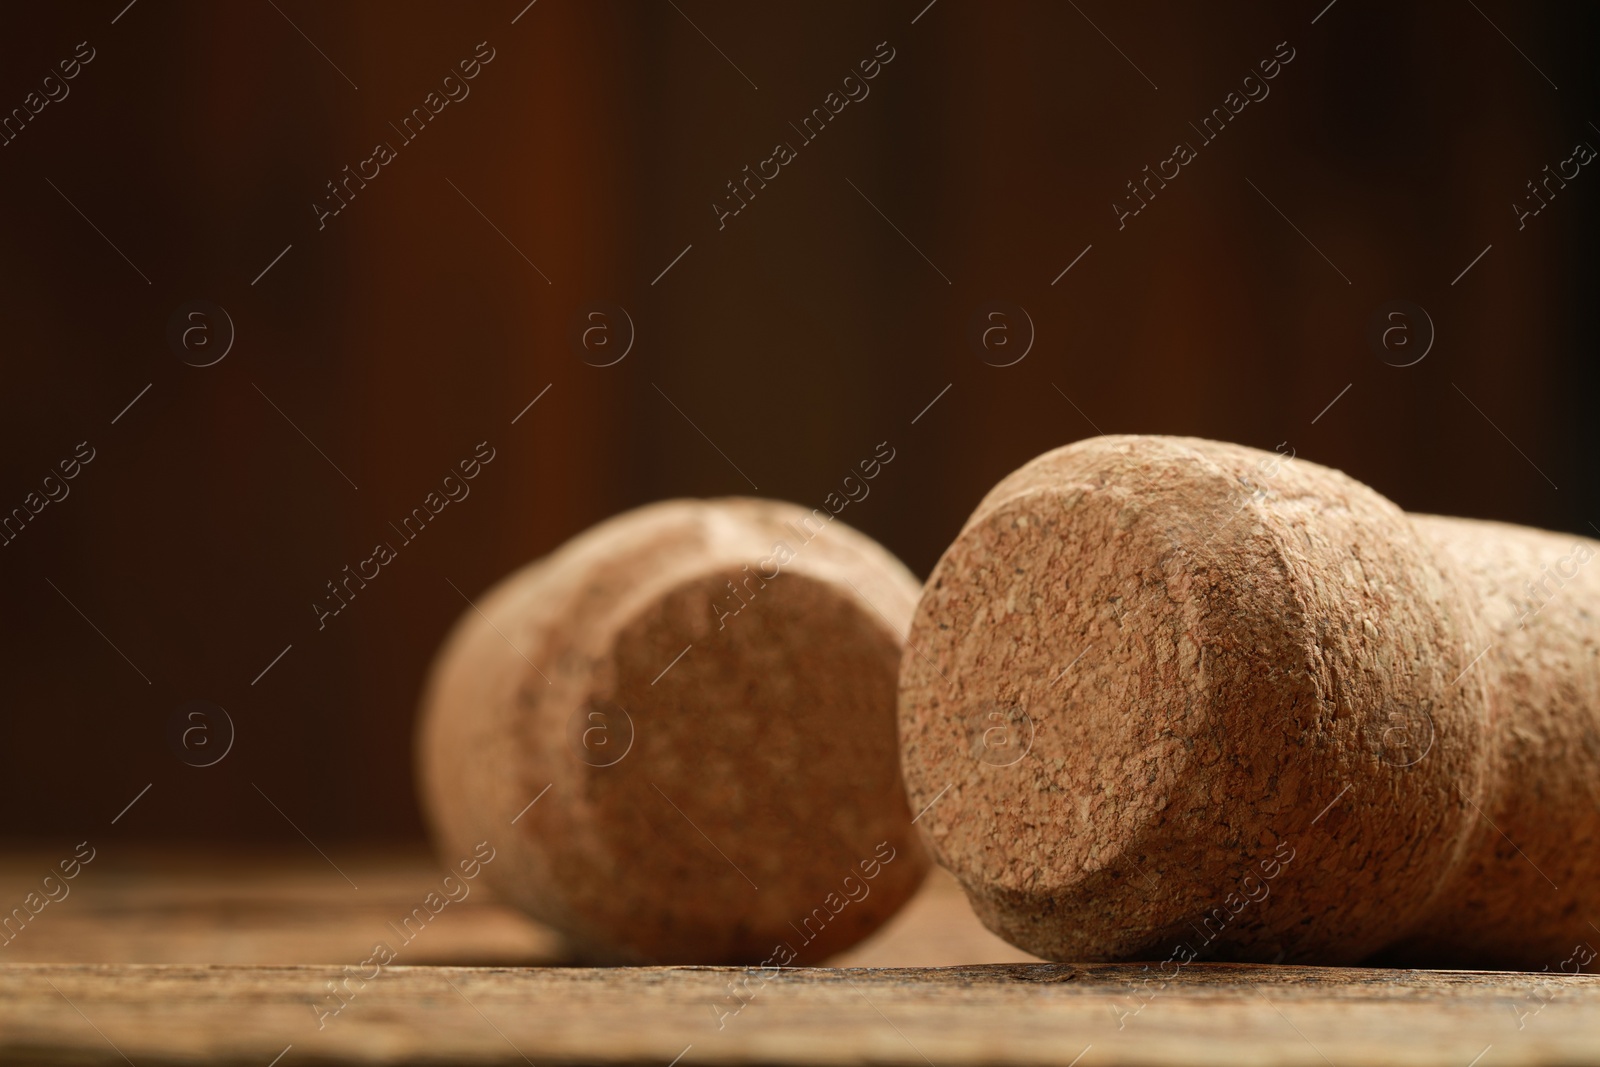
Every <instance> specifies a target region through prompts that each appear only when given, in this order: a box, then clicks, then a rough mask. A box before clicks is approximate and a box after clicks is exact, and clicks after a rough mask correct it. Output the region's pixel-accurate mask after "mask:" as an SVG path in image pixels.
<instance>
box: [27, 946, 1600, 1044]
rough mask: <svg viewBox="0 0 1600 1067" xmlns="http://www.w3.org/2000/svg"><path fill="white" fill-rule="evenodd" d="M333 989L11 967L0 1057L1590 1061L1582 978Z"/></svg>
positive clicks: (599, 978) (995, 973) (535, 975)
mask: <svg viewBox="0 0 1600 1067" xmlns="http://www.w3.org/2000/svg"><path fill="white" fill-rule="evenodd" d="M368 973H371V972H370V971H369V972H368ZM338 977H341V971H340V969H338V968H333V967H231V966H230V967H195V966H148V965H119V966H76V965H48V964H44V965H37V964H23V965H11V966H7V967H4V968H0V1061H4V1062H7V1063H10V1062H15V1061H29V1062H41V1063H44V1062H49V1063H61V1062H73V1063H106V1064H121V1063H124V1062H132V1063H136V1064H140V1065H141V1067H143V1065H147V1064H176V1063H198V1062H208V1063H240V1064H245V1063H248V1064H256V1065H258V1067H259V1065H265V1064H268V1063H269V1062H271V1061H272V1060H273V1058H274V1057H275V1056H278V1055H279V1054H280V1053H282V1054H283V1056H282V1059H280V1060H278V1061H277V1063H278V1065H279V1067H294V1065H295V1064H301V1063H308V1062H352V1063H354V1062H362V1063H380V1064H391V1063H425V1062H426V1063H434V1062H451V1063H460V1064H487V1063H523V1062H531V1063H538V1064H541V1065H542V1064H547V1063H551V1062H593V1063H628V1062H656V1063H662V1064H665V1063H669V1062H672V1061H673V1060H674V1058H675V1057H681V1059H678V1060H677V1062H678V1063H680V1064H683V1065H685V1067H687V1065H690V1064H696V1063H768V1064H801V1063H813V1064H844V1063H860V1062H873V1063H880V1064H907V1065H921V1064H925V1063H932V1064H938V1065H939V1067H951V1065H960V1064H1071V1063H1073V1062H1077V1063H1079V1064H1080V1065H1081V1067H1102V1065H1108V1064H1135V1063H1137V1064H1147V1065H1162V1064H1172V1065H1180V1064H1181V1065H1184V1067H1196V1065H1211V1064H1216V1065H1230V1067H1231V1065H1251V1064H1293V1065H1307V1067H1325V1065H1327V1064H1330V1063H1332V1064H1350V1063H1378V1062H1381V1063H1395V1064H1409V1065H1449V1067H1465V1065H1467V1064H1469V1063H1473V1064H1481V1065H1483V1067H1500V1065H1507V1064H1557V1063H1559V1064H1593V1063H1600V978H1597V977H1593V976H1571V975H1563V976H1553V977H1552V976H1543V975H1527V974H1486V973H1478V972H1415V971H1392V970H1375V969H1358V968H1342V969H1341V968H1309V967H1252V966H1241V965H1227V964H1193V965H1191V966H1189V967H1187V968H1184V969H1183V970H1182V971H1181V972H1180V973H1179V974H1178V975H1177V976H1175V977H1174V978H1173V979H1172V980H1171V981H1170V983H1169V984H1168V986H1167V988H1166V989H1165V990H1156V989H1154V988H1153V987H1151V988H1149V989H1147V990H1146V991H1145V992H1144V1005H1143V1008H1142V1010H1137V1014H1131V1013H1133V1012H1135V1010H1136V1009H1139V1006H1140V995H1139V993H1138V989H1139V983H1140V982H1141V981H1142V980H1143V979H1144V978H1146V977H1148V975H1147V973H1146V972H1144V971H1143V970H1141V968H1139V967H1137V966H1109V965H1106V966H1073V965H1056V964H1020V965H1018V964H1002V965H989V966H982V967H959V968H939V969H880V970H870V969H857V970H851V969H832V968H801V969H784V970H781V971H776V972H773V973H771V974H770V975H762V974H760V973H758V972H757V973H753V972H749V971H746V970H742V969H737V968H610V969H587V968H544V969H505V968H460V967H402V966H394V967H390V968H388V969H386V970H383V971H382V972H381V973H380V974H379V975H378V976H377V977H375V978H374V979H373V980H372V981H370V982H367V983H366V984H365V986H361V985H360V984H359V983H355V982H352V983H351V986H350V988H351V989H352V990H353V992H352V993H349V994H347V995H346V1003H345V1006H344V1008H343V1010H342V1011H341V1012H340V1013H339V1014H338V1015H336V1016H324V1017H322V1018H320V1020H319V1017H318V1012H317V1009H315V1008H314V1007H313V1005H314V1004H315V1003H317V1002H318V1001H319V1000H321V999H322V996H323V994H324V993H325V990H326V985H325V983H327V982H329V981H332V980H335V979H336V978H338ZM730 983H739V984H740V988H741V989H742V990H743V992H742V993H741V994H740V997H739V999H735V998H734V996H733V995H732V994H730V992H729V984H730ZM741 1002H742V1007H740V1004H741ZM328 1003H332V1002H331V1001H329V1002H328ZM736 1009H737V1010H736ZM319 1021H320V1023H321V1024H322V1025H321V1028H320V1029H319ZM124 1057H126V1060H124ZM1080 1057H1081V1058H1080ZM1479 1057H1481V1058H1479ZM1491 1057H1492V1058H1491Z"/></svg>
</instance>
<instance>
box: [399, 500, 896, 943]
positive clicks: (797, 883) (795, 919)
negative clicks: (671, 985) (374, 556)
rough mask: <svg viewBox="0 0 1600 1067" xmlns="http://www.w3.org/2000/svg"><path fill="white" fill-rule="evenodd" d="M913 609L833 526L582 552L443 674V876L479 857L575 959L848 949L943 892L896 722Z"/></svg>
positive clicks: (669, 507) (651, 532) (545, 569)
mask: <svg viewBox="0 0 1600 1067" xmlns="http://www.w3.org/2000/svg"><path fill="white" fill-rule="evenodd" d="M919 592H920V585H919V583H918V582H917V581H916V579H915V578H914V577H913V576H912V575H911V573H910V572H909V571H907V570H906V568H905V567H904V566H903V565H902V564H901V563H900V562H899V561H898V560H896V559H895V558H894V557H893V556H891V555H890V554H889V553H888V552H887V551H885V550H884V549H883V548H882V547H880V546H879V545H878V544H876V543H875V542H873V541H872V540H871V539H869V538H867V537H866V536H864V535H862V534H860V533H858V532H856V531H855V530H852V529H850V528H849V527H847V526H845V525H844V524H843V523H841V522H839V521H838V520H836V519H833V518H832V517H831V516H830V515H829V514H828V512H826V511H823V510H821V509H818V510H816V511H811V510H807V509H805V508H802V507H799V506H798V505H793V504H783V503H776V502H771V501H762V500H745V499H730V500H712V501H697V500H675V501H669V502H666V503H660V504H654V505H651V506H648V507H643V508H639V509H637V510H635V511H631V512H628V513H626V514H623V515H620V516H618V517H616V518H613V519H611V520H609V521H607V522H605V523H602V524H600V525H599V526H596V527H594V528H593V529H590V530H588V531H586V532H585V533H583V534H581V535H579V536H578V537H576V538H574V539H572V540H571V541H569V542H567V543H566V544H565V545H563V546H562V547H561V548H559V549H558V550H556V551H555V552H554V553H552V554H551V555H550V556H548V557H546V558H545V559H543V560H540V561H538V562H536V563H534V564H532V565H530V566H528V567H526V568H524V569H523V570H521V571H518V572H517V573H515V574H513V575H511V576H510V577H508V578H506V579H505V580H504V581H502V582H501V583H500V584H499V585H497V586H495V587H494V588H493V589H492V590H490V591H489V592H488V593H486V594H484V595H483V596H482V597H480V598H478V599H477V601H476V604H475V607H474V608H472V609H470V610H468V611H466V612H464V613H463V615H462V617H461V620H460V622H459V623H457V625H456V628H455V630H454V632H453V633H452V634H451V635H450V637H449V639H448V640H447V642H446V643H445V645H444V647H443V648H442V650H441V651H440V653H439V656H438V658H437V660H436V661H435V664H434V667H433V672H432V676H431V678H430V681H429V684H428V686H427V690H426V692H425V694H424V697H423V714H422V721H421V723H420V726H419V733H418V766H419V775H420V779H421V788H422V793H423V797H424V801H425V807H426V809H427V812H428V815H429V818H430V821H431V823H432V825H433V829H434V836H435V840H436V844H437V847H438V849H439V850H440V853H441V856H442V858H443V859H444V860H445V861H446V862H447V863H452V864H453V863H454V862H455V859H456V857H457V856H458V855H459V856H470V855H471V854H472V851H473V847H474V845H475V843H476V842H479V841H488V842H490V843H491V845H492V846H493V847H494V848H495V849H496V857H495V859H494V861H493V862H492V863H490V864H486V865H485V866H484V867H483V873H482V877H483V878H484V879H486V880H487V881H488V882H489V884H490V885H491V886H492V887H493V889H494V891H495V892H496V894H498V895H499V896H500V897H501V898H502V899H505V900H507V901H509V902H511V903H513V904H515V905H517V906H519V907H521V908H522V909H523V910H525V911H526V912H527V913H528V914H530V915H531V916H533V917H534V918H536V919H539V920H540V921H542V922H545V923H547V924H549V925H550V926H553V927H555V928H556V929H557V930H559V931H561V932H562V933H563V934H564V935H565V937H566V939H567V941H568V943H569V945H570V946H571V952H572V955H573V956H574V958H576V959H582V960H587V961H594V962H614V963H685V964H687V963H705V964H712V963H717V964H733V963H743V964H750V963H770V965H779V964H783V963H792V962H796V961H798V962H801V963H814V962H817V961H818V960H821V959H823V958H825V957H826V956H828V955H830V954H832V953H835V952H838V951H840V950H842V949H844V948H847V947H848V946H850V945H852V944H854V943H856V942H857V941H859V940H861V939H862V938H864V937H865V936H867V935H868V934H870V933H871V932H872V931H873V930H875V929H876V928H877V927H878V926H880V925H881V924H882V923H883V922H884V921H885V920H886V919H888V918H889V917H890V916H891V915H893V914H894V912H895V911H896V910H897V909H898V908H899V907H900V905H901V904H902V903H904V902H905V901H906V899H907V898H909V897H910V896H911V894H912V893H913V892H914V891H915V890H916V888H917V886H918V885H919V884H920V883H921V881H922V879H923V876H924V875H925V874H926V873H927V869H928V859H927V855H926V852H925V851H924V849H923V847H922V845H921V844H920V842H919V840H918V838H917V836H916V833H915V830H914V829H913V827H912V825H911V815H910V812H909V810H908V808H907V805H906V799H905V792H904V789H903V787H902V785H901V778H900V769H899V746H898V742H897V737H896V730H895V711H894V708H895V686H896V679H897V675H898V671H899V663H900V650H901V646H902V640H903V635H904V633H905V630H906V628H907V626H908V625H909V623H910V619H911V612H912V609H913V607H914V605H915V604H916V600H917V596H918V594H919ZM536 798H537V802H536V803H532V802H534V801H535V799H536ZM530 803H532V806H531V807H529V806H528V805H529V804H530Z"/></svg>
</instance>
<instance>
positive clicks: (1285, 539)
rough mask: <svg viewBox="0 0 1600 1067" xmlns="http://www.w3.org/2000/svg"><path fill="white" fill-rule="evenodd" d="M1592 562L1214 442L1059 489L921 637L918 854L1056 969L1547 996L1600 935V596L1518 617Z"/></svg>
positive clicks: (952, 558)
mask: <svg viewBox="0 0 1600 1067" xmlns="http://www.w3.org/2000/svg"><path fill="white" fill-rule="evenodd" d="M1574 543H1582V544H1588V545H1592V542H1585V541H1583V539H1573V538H1563V537H1558V536H1556V535H1549V534H1540V533H1537V532H1532V531H1517V530H1505V529H1503V528H1499V527H1495V526H1493V525H1491V524H1481V523H1467V522H1461V521H1456V520H1436V519H1419V520H1416V521H1413V519H1411V518H1410V517H1408V516H1407V515H1406V514H1404V513H1403V512H1402V511H1401V510H1400V509H1399V508H1398V507H1396V506H1395V505H1394V504H1392V503H1390V502H1389V501H1387V500H1385V499H1384V498H1383V497H1381V496H1380V495H1378V494H1377V493H1376V492H1374V491H1373V490H1371V489H1369V488H1367V487H1366V486H1364V485H1361V484H1360V483H1358V482H1356V481H1354V480H1352V479H1351V478H1349V477H1347V476H1345V475H1343V474H1341V473H1339V472H1337V471H1334V470H1330V469H1327V468H1324V467H1319V466H1317V465H1315V464H1312V463H1309V462H1306V461H1304V460H1290V459H1288V458H1287V457H1284V456H1277V455H1273V454H1271V453H1265V452H1260V451H1257V450H1254V449H1249V448H1244V447H1240V446H1235V445H1228V444H1221V443H1217V442H1211V441H1202V440H1195V439H1186V438H1164V437H1102V438H1095V439H1091V440H1087V441H1082V442H1079V443H1077V444H1074V445H1070V446H1067V447H1065V448H1061V449H1058V450H1056V451H1053V452H1050V453H1047V454H1046V455H1043V456H1040V457H1039V458H1037V459H1035V460H1033V461H1032V462H1030V463H1028V464H1027V465H1026V466H1024V467H1023V468H1021V469H1020V470H1018V471H1016V472H1015V473H1014V474H1012V475H1010V476H1009V477H1007V478H1006V479H1005V480H1003V481H1002V482H1001V483H1000V484H999V485H998V486H996V487H995V489H994V490H993V491H992V492H990V493H989V494H988V495H987V496H986V497H985V498H984V500H983V502H982V503H981V504H980V505H979V507H978V508H977V510H976V511H975V512H974V514H973V515H972V517H971V519H969V521H968V522H967V524H966V526H965V527H964V528H963V529H962V531H961V533H960V535H959V537H958V538H957V539H956V541H955V543H954V544H953V545H952V546H951V547H950V548H949V550H948V551H947V552H946V553H945V554H944V556H943V558H942V559H941V560H940V562H939V564H938V565H937V567H936V568H935V569H934V572H933V574H932V576H931V577H930V579H929V582H928V585H927V588H926V591H925V594H924V596H923V598H922V601H921V602H920V604H919V605H918V608H917V611H916V615H915V617H914V620H913V624H912V628H911V632H910V635H909V642H910V644H912V645H913V646H915V647H916V648H917V649H919V650H920V652H921V653H923V654H922V655H907V656H905V657H904V659H903V662H902V670H901V683H900V685H901V687H900V729H901V739H902V746H903V763H904V771H905V775H906V780H907V788H908V791H909V794H910V797H911V803H912V806H913V808H915V809H919V810H920V809H921V807H922V806H923V805H928V804H931V805H932V806H931V807H930V808H929V810H928V813H927V814H926V815H925V816H924V817H923V818H922V819H921V821H920V823H919V828H920V829H921V830H922V831H924V832H925V836H926V839H927V841H928V843H929V845H930V846H931V849H932V851H933V853H934V855H935V858H936V859H937V860H938V861H939V862H940V863H941V864H943V865H944V866H946V867H948V868H949V869H950V870H951V871H952V872H953V873H954V874H955V876H956V877H957V879H959V880H960V881H961V883H962V884H963V886H964V888H965V889H966V891H967V893H968V895H969V897H970V899H971V901H972V903H973V905H974V908H975V909H976V910H977V912H978V914H979V915H980V917H981V918H982V919H983V920H984V922H985V923H986V924H987V925H988V926H989V927H990V928H991V929H993V930H994V931H996V932H997V933H999V934H1001V935H1002V936H1004V937H1006V938H1007V939H1008V940H1010V941H1012V942H1013V943H1014V944H1016V945H1018V946H1020V947H1022V948H1024V949H1026V950H1028V951H1030V952H1034V953H1037V954H1039V955H1042V956H1045V957H1047V958H1051V959H1057V960H1127V959H1149V960H1168V961H1176V965H1178V966H1181V965H1182V964H1183V963H1184V962H1188V961H1190V960H1193V959H1210V960H1252V961H1289V962H1319V963H1343V962H1355V961H1358V960H1362V959H1365V958H1368V957H1370V956H1371V955H1372V954H1373V953H1375V952H1378V951H1379V950H1383V949H1386V948H1389V949H1395V948H1396V947H1397V946H1398V947H1401V948H1404V949H1405V950H1406V951H1407V952H1409V953H1412V954H1414V955H1416V956H1419V957H1425V956H1432V957H1436V958H1437V957H1440V956H1442V955H1443V954H1445V953H1446V952H1449V953H1451V954H1453V958H1456V959H1461V960H1474V961H1477V962H1478V963H1479V964H1480V965H1509V964H1522V965H1531V966H1532V967H1533V968H1534V969H1537V968H1538V967H1539V965H1540V964H1548V965H1549V966H1550V968H1551V969H1552V970H1555V969H1556V968H1557V966H1558V965H1559V964H1560V962H1561V961H1562V959H1563V958H1565V957H1568V956H1570V954H1571V950H1572V947H1573V945H1574V943H1575V942H1578V941H1581V940H1583V939H1585V938H1588V939H1595V938H1600V934H1597V933H1596V932H1595V931H1594V930H1592V929H1590V930H1588V931H1587V933H1585V930H1586V928H1587V927H1586V920H1584V921H1580V920H1579V918H1578V917H1579V915H1580V914H1584V913H1587V916H1588V918H1589V919H1593V918H1594V917H1595V913H1596V912H1600V906H1597V905H1600V898H1597V883H1596V881H1595V879H1594V878H1593V874H1594V873H1595V872H1594V865H1595V863H1596V862H1597V861H1596V859H1595V857H1596V849H1595V844H1596V829H1597V824H1600V819H1597V814H1596V806H1595V802H1596V785H1595V779H1596V768H1597V767H1600V760H1597V747H1600V746H1597V743H1596V736H1597V731H1596V719H1595V708H1596V706H1597V702H1596V695H1597V694H1596V685H1597V676H1596V665H1595V627H1594V621H1593V618H1592V616H1591V614H1590V611H1589V605H1592V604H1593V603H1594V600H1593V596H1594V592H1595V591H1596V589H1597V586H1596V585H1595V584H1594V583H1595V581H1596V579H1595V578H1594V576H1593V573H1592V572H1591V571H1590V570H1588V569H1582V570H1580V572H1579V573H1578V575H1577V576H1576V577H1575V578H1573V579H1571V580H1570V581H1569V584H1568V586H1567V588H1566V589H1565V590H1563V591H1562V592H1563V597H1562V598H1560V599H1557V600H1552V601H1551V602H1550V603H1549V604H1548V606H1546V607H1545V608H1544V610H1543V611H1542V612H1541V613H1539V614H1538V615H1537V617H1535V618H1534V619H1533V620H1532V621H1531V622H1530V623H1529V624H1528V626H1527V627H1525V628H1523V629H1519V630H1516V631H1515V633H1513V632H1512V629H1514V628H1515V626H1516V623H1515V621H1514V620H1513V621H1510V622H1508V618H1507V613H1508V612H1509V611H1510V610H1512V609H1511V607H1510V606H1508V605H1509V602H1510V601H1512V600H1514V599H1515V595H1514V594H1512V593H1510V592H1509V590H1511V589H1512V588H1520V585H1521V579H1524V578H1535V579H1536V578H1537V577H1538V573H1537V572H1538V564H1539V563H1541V562H1546V561H1548V562H1553V561H1554V559H1555V558H1556V557H1559V556H1560V555H1561V554H1562V553H1566V552H1569V551H1570V550H1571V548H1572V545H1573V544H1574ZM1546 557H1550V559H1549V560H1547V559H1546ZM1508 627H1509V628H1508ZM1485 649H1487V650H1488V652H1487V654H1485V655H1483V657H1482V660H1481V661H1480V662H1475V660H1476V659H1477V657H1479V655H1480V653H1484V651H1485ZM1491 821H1492V822H1493V823H1494V824H1496V825H1498V826H1499V829H1500V830H1503V831H1505V834H1504V835H1502V834H1501V833H1499V832H1498V831H1496V830H1495V829H1494V828H1493V826H1491V825H1490V823H1491ZM1507 837H1509V838H1510V839H1512V840H1514V841H1516V842H1517V844H1518V845H1520V846H1521V849H1522V851H1523V852H1525V853H1527V855H1528V857H1531V858H1534V859H1540V858H1541V857H1542V862H1540V863H1539V866H1540V867H1541V868H1542V869H1543V870H1544V874H1547V875H1549V876H1550V878H1549V879H1546V878H1543V877H1542V876H1541V875H1539V874H1537V873H1536V872H1535V871H1534V870H1533V869H1532V868H1533V864H1531V863H1526V862H1524V860H1523V858H1522V857H1521V856H1519V855H1518V853H1517V850H1516V847H1515V846H1513V845H1512V844H1511V843H1510V842H1509V841H1507V840H1506V838H1507ZM1530 846H1531V849H1530ZM1513 857H1515V859H1513ZM1519 865H1520V866H1519ZM1591 958H1592V957H1591Z"/></svg>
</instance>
